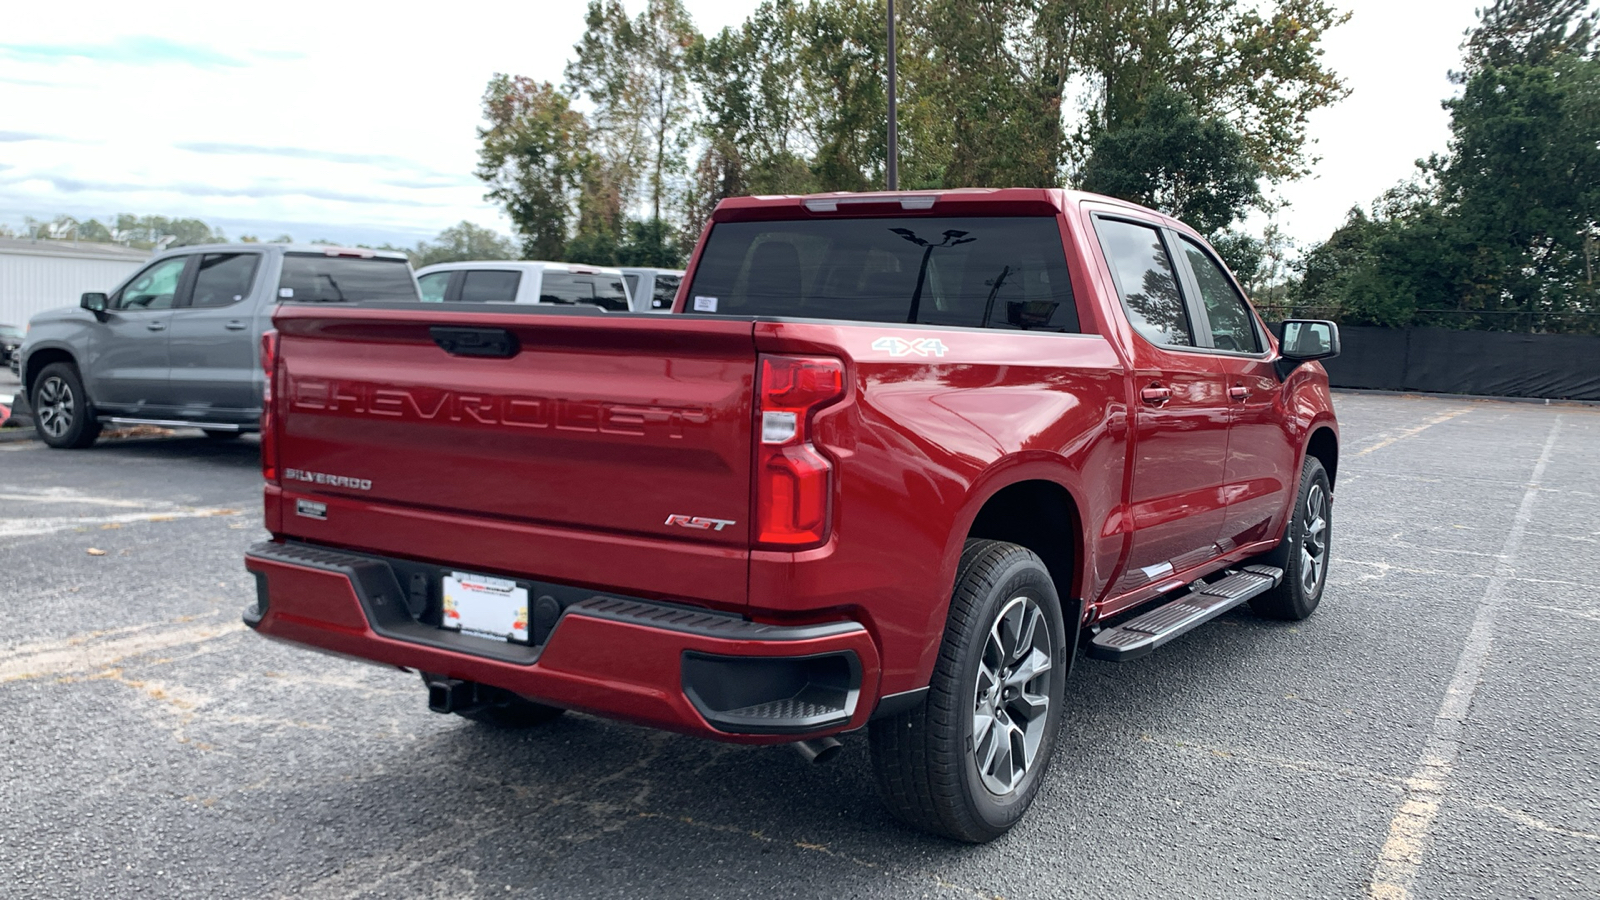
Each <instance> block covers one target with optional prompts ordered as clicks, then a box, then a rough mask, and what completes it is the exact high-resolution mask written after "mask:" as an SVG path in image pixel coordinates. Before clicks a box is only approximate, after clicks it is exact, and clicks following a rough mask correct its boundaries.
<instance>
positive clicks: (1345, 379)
mask: <svg viewBox="0 0 1600 900" xmlns="http://www.w3.org/2000/svg"><path fill="white" fill-rule="evenodd" d="M1297 313H1298V317H1301V318H1321V317H1320V316H1316V315H1314V314H1306V313H1305V312H1300V311H1298V310H1297ZM1339 336H1340V340H1341V343H1342V352H1341V353H1340V355H1339V356H1338V357H1337V358H1335V359H1330V360H1326V361H1324V363H1323V365H1324V366H1326V367H1327V370H1328V380H1329V382H1330V383H1332V385H1333V386H1334V387H1345V388H1366V389H1372V390H1387V391H1427V392H1431V393H1442V394H1477V395H1481V396H1489V397H1539V398H1544V399H1549V400H1595V401H1600V336H1595V335H1589V334H1530V333H1519V332H1510V331H1466V330H1462V329H1456V328H1428V327H1412V328H1380V327H1376V326H1370V325H1340V326H1339Z"/></svg>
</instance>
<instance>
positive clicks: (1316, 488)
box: [1300, 484, 1328, 597]
mask: <svg viewBox="0 0 1600 900" xmlns="http://www.w3.org/2000/svg"><path fill="white" fill-rule="evenodd" d="M1302 515H1303V516H1304V518H1303V519H1302V520H1301V521H1302V527H1301V531H1300V533H1301V539H1300V586H1301V587H1302V588H1304V589H1305V594H1306V596H1307V597H1312V596H1315V595H1316V592H1317V587H1318V586H1319V585H1321V584H1322V574H1323V572H1324V571H1325V570H1326V568H1327V565H1328V493H1327V492H1326V491H1324V490H1323V489H1322V485H1320V484H1313V485H1311V490H1309V491H1306V506H1305V510H1304V512H1303V513H1302Z"/></svg>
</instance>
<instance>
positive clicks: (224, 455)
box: [62, 430, 261, 469]
mask: <svg viewBox="0 0 1600 900" xmlns="http://www.w3.org/2000/svg"><path fill="white" fill-rule="evenodd" d="M62 452H72V453H75V454H87V455H89V456H91V457H98V456H103V455H104V456H115V457H120V458H122V459H130V460H132V459H139V460H151V461H163V462H174V461H182V462H197V463H202V464H205V465H214V466H220V467H226V468H238V469H252V468H253V469H259V468H260V467H261V440H260V439H259V438H258V437H256V436H255V435H242V436H240V437H237V438H232V439H228V440H216V439H213V438H208V437H205V436H204V435H202V434H201V433H200V432H197V431H189V430H184V431H178V432H175V433H172V434H170V435H130V436H122V435H120V434H118V433H116V432H109V433H108V434H107V435H105V436H102V437H101V439H100V440H99V441H97V442H96V443H95V445H94V446H93V447H90V448H89V449H87V450H75V451H62Z"/></svg>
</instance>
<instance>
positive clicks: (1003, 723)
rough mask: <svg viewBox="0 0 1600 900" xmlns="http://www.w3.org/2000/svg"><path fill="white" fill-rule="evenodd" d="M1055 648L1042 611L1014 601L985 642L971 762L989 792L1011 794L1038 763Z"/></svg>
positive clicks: (1030, 602)
mask: <svg viewBox="0 0 1600 900" xmlns="http://www.w3.org/2000/svg"><path fill="white" fill-rule="evenodd" d="M1053 650H1054V648H1053V647H1051V645H1050V627H1049V625H1048V624H1047V622H1046V620H1045V616H1044V610H1042V609H1040V608H1039V603H1038V601H1037V600H1035V599H1033V598H1032V597H1027V596H1019V597H1013V598H1012V599H1011V600H1010V601H1008V602H1007V603H1006V605H1005V607H1004V608H1003V609H1002V610H1001V611H1000V615H999V617H998V618H996V619H995V622H994V625H993V626H992V627H991V628H990V629H989V636H988V639H987V640H986V641H985V642H984V646H983V656H982V658H981V659H980V660H979V662H978V678H977V685H976V688H975V690H974V692H973V703H972V707H973V712H972V743H971V745H970V746H971V752H972V755H973V760H974V762H975V763H976V764H977V767H978V776H979V777H980V778H981V779H982V781H983V786H984V787H985V788H987V789H988V790H989V792H990V793H993V794H996V795H1000V796H1003V795H1005V794H1009V793H1011V792H1012V791H1014V790H1016V789H1017V787H1018V785H1020V784H1021V783H1022V779H1023V777H1024V776H1025V775H1027V774H1028V770H1029V769H1030V768H1032V766H1033V765H1034V763H1035V762H1036V761H1037V758H1038V755H1039V747H1040V745H1041V744H1042V743H1043V742H1044V736H1045V724H1046V722H1047V720H1048V719H1049V712H1050V697H1049V678H1050V675H1049V672H1050V666H1051V659H1052V658H1053V656H1054V653H1053Z"/></svg>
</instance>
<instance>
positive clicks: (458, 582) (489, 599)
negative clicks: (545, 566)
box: [441, 572, 528, 644]
mask: <svg viewBox="0 0 1600 900" xmlns="http://www.w3.org/2000/svg"><path fill="white" fill-rule="evenodd" d="M441 627H443V628H448V629H450V630H451V631H459V632H461V633H462V634H469V635H472V636H473V637H481V638H490V639H493V640H501V641H518V642H521V643H524V644H526V643H527V642H528V591H527V589H526V588H520V587H517V583H516V582H515V581H510V580H507V579H505V578H493V577H490V576H488V575H473V574H471V573H470V572H451V573H450V574H449V575H446V576H445V577H444V619H443V622H442V624H441Z"/></svg>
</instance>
